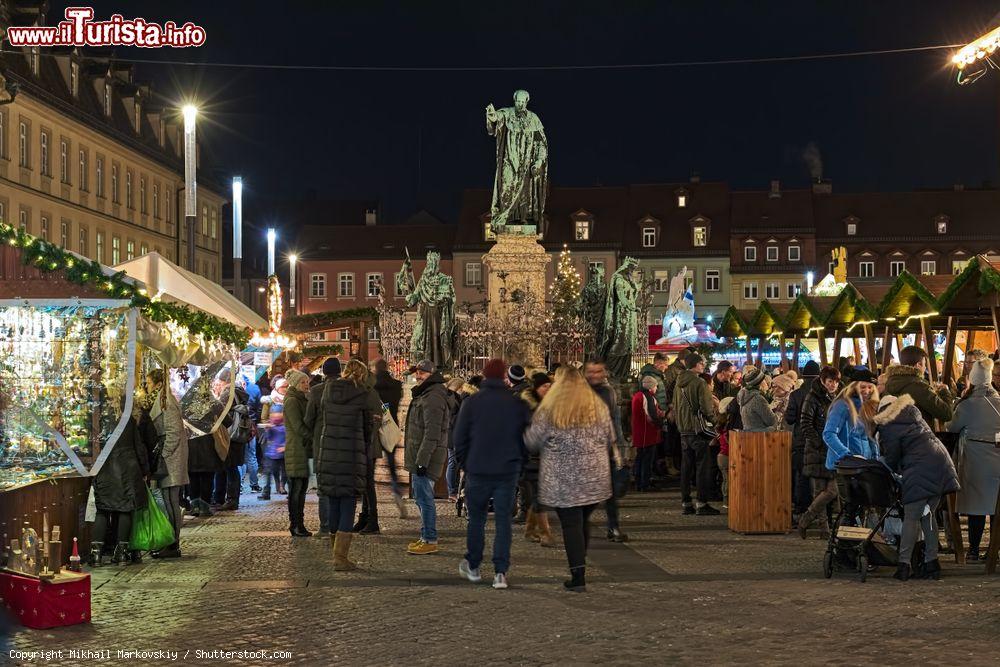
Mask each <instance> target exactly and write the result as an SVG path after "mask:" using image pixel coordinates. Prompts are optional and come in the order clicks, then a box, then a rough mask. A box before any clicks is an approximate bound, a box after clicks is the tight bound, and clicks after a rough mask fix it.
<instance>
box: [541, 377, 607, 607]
mask: <svg viewBox="0 0 1000 667" xmlns="http://www.w3.org/2000/svg"><path fill="white" fill-rule="evenodd" d="M524 439H525V444H527V446H528V448H529V449H530V450H531V451H535V452H539V455H540V468H539V475H538V502H539V504H540V505H543V506H546V507H552V508H555V510H556V514H558V515H559V521H560V523H561V524H562V532H563V542H564V543H565V546H566V558H567V560H568V561H569V571H570V576H571V579H570V580H568V581H566V582H565V583H564V584H563V585H564V586H565V587H566V589H568V590H571V591H574V592H583V591H586V590H587V588H586V586H587V582H586V566H585V563H586V557H587V545H588V542H589V537H590V535H589V525H588V524H589V521H590V515H591V514H592V513H593V511H594V508H595V507H597V505H598V503H601V502H603V501H605V500H607V499H608V498H609V497H611V465H610V457H609V451H610V448H611V447H612V446H614V441H615V436H614V428H613V426H612V424H611V416H610V414H609V412H608V408H607V407H606V406H605V405H604V401H602V400H601V397H600V396H598V395H597V394H596V393H595V392H594V391H593V390H592V389H591V388H590V385H589V384H588V383H587V380H586V379H585V378H584V376H583V374H582V373H581V372H580V371H579V370H577V369H575V368H571V367H568V366H561V367H560V368H559V370H558V371H556V379H555V382H554V383H553V384H552V387H551V388H550V389H549V391H548V393H547V394H546V395H545V397H544V398H543V399H542V402H541V404H540V405H539V406H538V409H537V410H536V411H535V416H534V418H533V419H532V423H531V427H530V428H528V431H527V432H526V433H525V438H524Z"/></svg>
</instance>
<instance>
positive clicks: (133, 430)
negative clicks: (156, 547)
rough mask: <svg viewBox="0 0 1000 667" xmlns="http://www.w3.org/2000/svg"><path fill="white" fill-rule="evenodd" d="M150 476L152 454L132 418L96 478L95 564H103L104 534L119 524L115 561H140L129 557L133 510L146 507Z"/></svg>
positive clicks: (92, 561)
mask: <svg viewBox="0 0 1000 667" xmlns="http://www.w3.org/2000/svg"><path fill="white" fill-rule="evenodd" d="M148 476H149V454H148V448H147V443H145V442H143V440H142V437H141V436H140V433H139V428H138V426H137V425H136V422H135V419H134V418H132V417H129V419H128V421H127V422H125V428H124V429H123V430H122V432H121V435H120V436H118V440H116V441H115V444H114V446H113V447H112V449H111V453H110V454H109V455H108V458H107V460H106V461H105V462H104V465H103V466H101V469H100V471H98V473H97V476H96V477H95V478H94V501H95V503H96V505H97V517H96V519H95V520H94V526H93V530H92V532H91V537H92V540H91V544H90V557H89V562H90V564H91V565H92V566H99V565H101V564H102V563H101V551H102V549H103V548H104V541H105V535H107V533H108V529H109V528H111V527H112V526H117V528H116V533H117V542H116V544H115V548H114V554H113V555H112V557H111V562H112V563H121V562H126V561H129V560H132V561H137V560H138V555H137V554H135V555H132V556H130V553H129V548H128V547H129V544H128V542H129V537H130V536H131V534H132V512H134V511H135V510H137V509H142V508H144V507H146V504H147V502H148V500H147V495H146V482H145V479H146V478H147V477H148Z"/></svg>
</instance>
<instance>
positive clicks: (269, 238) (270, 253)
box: [267, 227, 278, 276]
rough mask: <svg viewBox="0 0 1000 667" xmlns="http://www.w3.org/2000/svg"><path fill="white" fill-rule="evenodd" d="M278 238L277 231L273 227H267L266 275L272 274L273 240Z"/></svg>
mask: <svg viewBox="0 0 1000 667" xmlns="http://www.w3.org/2000/svg"><path fill="white" fill-rule="evenodd" d="M277 238H278V232H276V231H274V227H268V229H267V275H269V276H273V275H274V241H275V239H277Z"/></svg>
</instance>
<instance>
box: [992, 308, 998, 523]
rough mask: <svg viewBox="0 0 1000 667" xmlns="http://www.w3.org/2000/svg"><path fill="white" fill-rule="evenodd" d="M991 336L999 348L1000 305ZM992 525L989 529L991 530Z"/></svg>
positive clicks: (994, 313) (995, 314) (994, 312)
mask: <svg viewBox="0 0 1000 667" xmlns="http://www.w3.org/2000/svg"><path fill="white" fill-rule="evenodd" d="M992 310H993V338H994V339H995V340H996V345H995V349H1000V306H993V308H992ZM992 528H993V527H992V526H990V529H991V530H992Z"/></svg>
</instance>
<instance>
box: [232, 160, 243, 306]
mask: <svg viewBox="0 0 1000 667" xmlns="http://www.w3.org/2000/svg"><path fill="white" fill-rule="evenodd" d="M233 295H234V296H235V297H236V298H237V299H239V300H240V301H242V300H243V178H242V177H240V176H234V177H233Z"/></svg>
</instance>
